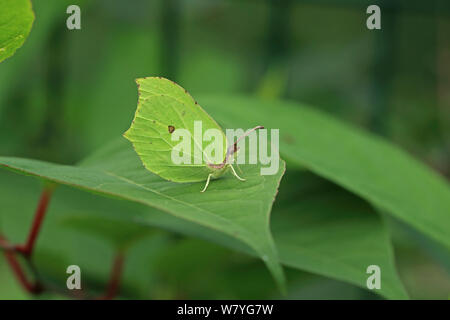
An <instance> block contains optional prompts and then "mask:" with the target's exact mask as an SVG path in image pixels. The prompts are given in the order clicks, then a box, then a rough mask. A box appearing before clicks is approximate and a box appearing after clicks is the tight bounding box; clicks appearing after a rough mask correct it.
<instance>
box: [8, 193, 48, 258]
mask: <svg viewBox="0 0 450 320" xmlns="http://www.w3.org/2000/svg"><path fill="white" fill-rule="evenodd" d="M52 191H53V189H51V188H46V189H44V190H43V191H42V194H41V198H40V200H39V204H38V206H37V208H36V213H35V215H34V218H33V224H32V225H31V229H30V232H29V233H28V239H27V242H26V243H25V244H24V245H17V246H16V247H15V249H16V250H17V251H19V252H21V253H22V254H23V255H24V256H26V257H30V256H31V254H32V253H33V248H34V245H35V243H36V239H37V236H38V235H39V231H40V229H41V225H42V222H43V220H44V217H45V213H46V212H47V207H48V203H49V201H50V198H51V195H52Z"/></svg>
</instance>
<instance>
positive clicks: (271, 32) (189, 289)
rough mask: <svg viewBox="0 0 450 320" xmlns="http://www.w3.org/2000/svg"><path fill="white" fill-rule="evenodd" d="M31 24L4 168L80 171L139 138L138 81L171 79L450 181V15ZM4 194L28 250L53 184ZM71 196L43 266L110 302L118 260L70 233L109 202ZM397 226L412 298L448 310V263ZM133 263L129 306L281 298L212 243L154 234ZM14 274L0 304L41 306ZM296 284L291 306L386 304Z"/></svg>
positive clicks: (158, 10) (13, 66)
mask: <svg viewBox="0 0 450 320" xmlns="http://www.w3.org/2000/svg"><path fill="white" fill-rule="evenodd" d="M70 4H78V5H79V6H80V7H81V26H82V29H81V30H72V31H70V30H68V29H67V28H66V19H67V17H68V14H66V13H65V12H66V8H67V6H68V5H70ZM369 4H379V5H380V6H381V7H382V30H381V31H376V30H375V31H370V30H368V29H367V28H366V18H367V14H366V13H365V11H366V8H367V6H368V5H369ZM33 9H34V11H35V15H36V19H35V22H34V25H33V28H32V30H31V34H30V36H29V38H28V39H27V41H26V42H25V44H24V46H23V47H22V48H20V49H19V50H18V51H17V53H16V54H15V56H14V57H12V58H9V59H7V60H5V61H4V62H3V63H1V64H0V153H1V155H3V156H9V155H10V156H20V157H29V158H36V159H42V160H47V161H52V162H58V163H64V164H74V163H76V162H77V161H79V160H81V159H82V158H83V157H85V156H86V155H88V154H89V153H90V152H92V151H93V150H95V149H97V148H98V147H100V146H102V145H104V144H105V143H107V142H108V141H110V140H111V139H114V138H116V137H117V136H119V135H120V134H122V133H123V132H124V131H125V130H126V129H127V128H128V126H129V123H130V120H131V119H132V116H133V114H134V111H135V108H136V104H137V88H136V85H135V83H134V79H136V78H138V77H144V76H163V77H167V78H169V79H171V80H174V81H176V82H177V83H179V84H180V85H182V86H183V87H184V88H186V89H187V90H189V92H190V93H191V94H192V95H193V96H194V97H195V96H196V95H200V94H203V93H244V94H247V95H258V96H260V97H262V98H264V99H279V98H281V99H290V100H294V101H299V102H303V103H307V104H309V105H311V106H314V107H315V108H318V109H321V110H324V111H325V112H328V113H330V114H333V115H334V116H335V117H338V118H339V119H342V120H343V121H346V122H349V123H352V124H354V125H356V126H360V127H363V128H365V129H367V130H369V131H372V132H374V133H376V134H378V135H382V136H384V137H386V138H387V139H389V140H390V141H393V142H394V143H396V144H397V145H400V146H401V147H402V148H403V149H406V150H407V151H409V152H410V153H411V154H413V155H414V156H415V157H416V158H418V159H420V160H421V161H423V162H425V163H426V164H428V165H429V166H430V167H432V168H433V169H434V170H436V171H438V172H440V173H441V174H442V175H444V176H446V177H449V176H450V159H449V158H450V153H449V150H450V139H449V138H450V38H449V34H450V4H449V2H448V1H444V0H442V1H417V0H414V1H399V0H396V1H384V2H382V1H364V0H361V1H357V0H346V1H332V0H320V1H294V0H285V1H279V0H267V1H256V0H255V1H251V0H245V1H237V0H235V1H232V0H213V1H207V0H151V1H150V0H148V1H145V0H134V1H132V2H130V1H123V0H122V1H120V0H114V1H111V0H95V1H74V0H70V1H66V0H46V1H33ZM0 190H3V192H2V193H1V195H0V200H1V201H2V208H1V209H0V210H1V211H2V215H1V223H2V225H3V227H4V229H5V230H8V235H10V237H11V238H12V240H16V241H21V240H22V239H23V238H24V237H25V236H26V232H27V229H28V226H29V221H30V220H31V216H32V212H33V209H34V206H35V203H36V201H37V200H38V196H39V184H38V182H37V181H35V180H33V179H30V178H26V177H21V176H16V175H14V174H12V173H10V172H4V171H1V172H0ZM58 194H59V195H58V201H59V203H60V206H66V207H67V210H66V211H67V214H66V215H64V214H62V213H61V214H60V213H58V215H56V214H52V212H53V211H54V210H53V211H51V212H50V214H49V217H48V220H46V222H45V226H44V230H43V233H45V234H46V235H45V237H43V236H42V237H41V238H40V240H39V243H38V248H37V252H36V264H37V265H38V266H39V267H40V268H41V269H42V270H43V273H44V276H48V277H50V275H51V276H53V277H56V279H52V278H51V277H50V279H49V280H48V281H50V282H51V281H55V282H56V281H58V280H57V278H58V277H59V278H60V279H65V277H66V275H65V273H64V272H63V271H64V269H62V268H60V266H62V265H68V264H70V263H71V261H77V262H78V264H83V265H84V266H85V267H84V268H85V269H86V270H88V271H87V274H88V280H86V281H87V283H88V284H89V287H90V288H91V290H94V291H95V290H98V291H101V290H102V288H103V287H104V286H105V283H106V282H107V278H108V273H109V268H110V264H109V263H105V261H111V260H112V257H113V249H112V246H111V245H110V244H109V243H108V242H107V241H105V240H104V239H101V238H99V237H96V236H95V235H92V236H84V237H79V233H77V232H76V231H74V230H70V229H62V230H61V227H60V226H61V219H64V216H70V215H71V214H72V215H73V214H74V213H77V211H76V210H78V211H80V212H81V211H88V210H91V211H95V210H94V209H92V208H95V201H96V200H95V196H92V195H87V194H85V193H83V192H80V191H76V190H72V189H69V188H66V187H62V188H60V189H58ZM24 199H30V201H24ZM77 203H83V205H79V206H78V207H76V205H75V204H77ZM3 204H5V205H3ZM116 205H117V203H116V202H114V201H113V200H111V206H116ZM74 206H75V209H73V208H74ZM8 208H14V212H17V214H14V215H11V214H9V215H8V214H7V213H8V212H6V211H7V210H8ZM18 208H20V209H21V210H20V211H18V210H17V209H18ZM87 208H89V209H87ZM102 209H104V208H102ZM71 210H73V212H70V211H71ZM125 210H129V209H125ZM5 213H6V214H5ZM388 222H389V225H390V228H391V229H392V230H393V231H392V234H393V241H394V247H395V253H396V257H397V265H398V268H399V273H400V276H401V278H402V280H403V281H404V283H405V286H406V288H407V289H408V291H409V293H410V295H411V297H412V298H440V299H442V298H447V297H448V295H449V292H450V277H449V267H450V258H449V254H448V252H446V251H445V250H443V249H441V248H439V247H437V246H436V245H435V244H432V243H430V242H429V241H428V240H426V239H424V238H423V237H422V236H420V235H418V234H417V233H416V232H415V231H413V230H411V229H409V228H407V227H405V226H404V225H402V224H400V223H398V222H396V221H392V220H389V221H388ZM55 239H59V240H58V241H57V242H55ZM86 248H89V249H88V250H87V251H86ZM180 256H183V259H180ZM128 258H129V259H128V260H127V264H126V269H125V274H124V281H123V290H122V292H121V295H122V296H123V297H125V298H152V299H158V298H277V297H279V293H278V292H277V290H276V288H275V285H274V284H273V281H272V279H271V278H270V275H269V273H268V272H267V270H266V269H265V267H264V265H263V263H262V262H260V261H258V260H256V259H254V258H250V257H247V256H244V255H242V254H239V253H234V252H232V251H230V250H228V249H224V248H221V247H219V246H217V245H214V244H211V243H207V242H205V241H202V240H197V239H194V238H189V237H184V236H179V235H176V234H172V233H168V232H166V231H162V230H154V231H152V232H150V233H149V234H148V235H147V236H146V237H145V238H144V239H142V240H140V241H138V242H137V244H136V245H135V246H133V248H131V249H130V252H129V257H128ZM2 259H3V257H1V258H0V284H1V285H0V298H8V299H9V298H26V297H28V296H27V295H26V294H25V293H24V292H23V291H22V290H21V289H20V288H19V287H18V285H17V284H16V283H15V281H14V279H13V278H12V276H11V273H10V271H9V270H8V268H7V266H6V265H5V263H4V261H3V260H2ZM57 270H58V271H57ZM186 270H189V271H186ZM287 272H288V278H289V280H290V289H289V295H288V298H330V299H331V298H341V299H342V298H343V299H345V298H375V296H374V295H372V294H370V293H368V292H366V291H364V290H361V289H358V288H356V287H354V286H352V285H348V284H344V283H342V282H338V281H334V280H330V279H327V278H323V277H319V276H316V275H312V274H309V273H304V272H300V271H295V270H290V269H288V270H287ZM56 275H58V276H56ZM205 275H207V276H205ZM181 276H182V277H183V281H181V280H180V279H181ZM218 288H220V289H218Z"/></svg>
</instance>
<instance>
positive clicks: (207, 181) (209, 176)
mask: <svg viewBox="0 0 450 320" xmlns="http://www.w3.org/2000/svg"><path fill="white" fill-rule="evenodd" d="M211 176H212V173H210V174H208V179H206V184H205V187H204V188H203V190H202V191H200V192H205V191H206V188H208V185H209V181H210V180H211Z"/></svg>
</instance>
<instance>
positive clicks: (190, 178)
mask: <svg viewBox="0 0 450 320" xmlns="http://www.w3.org/2000/svg"><path fill="white" fill-rule="evenodd" d="M136 83H137V85H138V93H139V99H138V106H137V110H136V113H135V115H134V119H133V121H132V123H131V126H130V128H129V129H128V130H127V131H126V132H125V133H124V137H125V138H127V139H128V140H129V141H130V142H131V143H132V144H133V147H134V149H135V151H136V153H137V154H138V156H139V158H140V159H141V161H142V163H143V165H144V167H145V168H146V169H147V170H149V171H151V172H153V173H155V174H157V175H159V176H160V177H162V178H164V179H166V180H169V181H173V182H199V181H206V184H205V186H204V188H203V190H201V192H205V191H206V189H207V188H208V185H209V183H210V180H211V179H212V178H219V177H220V176H222V175H223V174H224V173H225V172H227V171H228V170H231V172H232V173H233V175H234V176H235V177H236V178H237V179H239V180H240V181H245V179H243V178H241V177H240V176H239V175H238V174H237V173H236V170H235V169H234V167H233V164H232V163H233V161H234V157H235V156H236V154H237V152H238V150H239V148H238V142H239V141H241V140H242V139H243V138H244V137H245V136H247V135H249V134H250V133H251V132H253V131H255V130H257V129H263V127H262V126H256V127H255V128H253V129H250V130H248V131H247V132H245V133H244V134H243V135H242V136H240V137H239V138H238V139H237V140H236V142H234V143H231V145H229V146H228V141H227V138H226V136H225V133H224V131H223V130H222V128H221V127H220V126H219V125H218V124H217V122H216V121H215V120H214V119H213V118H212V117H211V116H210V115H208V113H206V111H205V110H203V109H202V107H200V105H199V104H198V103H197V101H195V100H194V99H193V98H192V96H191V95H190V94H189V93H188V92H187V90H185V89H184V88H182V87H181V86H179V85H178V84H176V83H175V82H173V81H171V80H168V79H165V78H162V77H146V78H139V79H136ZM198 125H200V126H201V129H202V131H206V132H208V130H210V131H213V130H215V131H214V132H216V141H215V142H216V146H217V144H218V145H219V147H220V148H217V150H219V151H218V152H217V150H215V154H214V157H212V156H211V155H208V154H207V153H205V149H204V148H203V138H204V136H203V134H200V135H198V134H196V132H197V131H196V130H197V129H198V128H196V126H198ZM180 133H183V134H186V133H187V134H188V136H189V137H188V139H190V140H189V141H187V142H188V143H187V144H186V145H185V148H184V149H183V148H182V147H180V143H179V140H180V137H181V135H180ZM217 135H219V136H217ZM184 142H186V141H184ZM186 146H187V147H186ZM181 149H183V150H182V151H183V152H184V155H183V156H184V157H185V158H184V159H187V160H190V161H185V162H184V163H179V162H178V161H174V155H177V156H178V153H179V151H180V150H181ZM212 158H214V159H212Z"/></svg>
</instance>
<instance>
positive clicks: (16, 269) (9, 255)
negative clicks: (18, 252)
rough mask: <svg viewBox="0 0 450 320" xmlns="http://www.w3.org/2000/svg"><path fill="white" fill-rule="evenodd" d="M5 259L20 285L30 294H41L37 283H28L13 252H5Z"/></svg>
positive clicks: (40, 287)
mask: <svg viewBox="0 0 450 320" xmlns="http://www.w3.org/2000/svg"><path fill="white" fill-rule="evenodd" d="M3 253H4V255H5V258H6V260H7V261H8V264H9V266H10V267H11V269H12V271H13V273H14V275H15V277H16V279H17V281H19V283H20V285H21V286H22V287H23V288H24V289H25V290H26V291H27V292H29V293H31V294H39V293H41V292H42V286H41V285H40V284H39V283H38V282H35V283H32V282H30V281H29V280H28V279H27V277H26V275H25V272H24V271H23V268H22V266H21V265H20V263H19V261H18V260H17V258H16V256H15V252H13V251H10V250H5V251H4V252H3Z"/></svg>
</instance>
